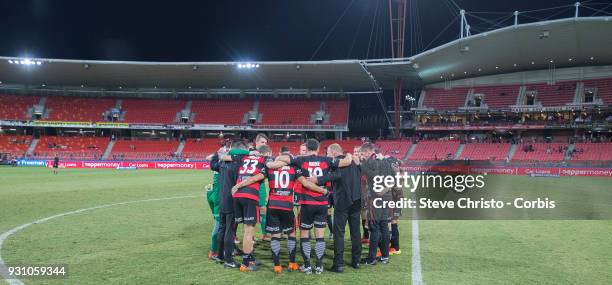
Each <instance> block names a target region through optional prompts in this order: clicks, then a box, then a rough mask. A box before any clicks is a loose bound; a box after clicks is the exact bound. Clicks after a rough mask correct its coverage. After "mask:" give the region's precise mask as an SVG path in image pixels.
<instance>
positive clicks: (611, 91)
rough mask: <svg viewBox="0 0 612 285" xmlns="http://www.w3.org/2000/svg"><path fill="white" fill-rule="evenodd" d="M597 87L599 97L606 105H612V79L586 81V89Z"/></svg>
mask: <svg viewBox="0 0 612 285" xmlns="http://www.w3.org/2000/svg"><path fill="white" fill-rule="evenodd" d="M590 87H597V95H598V97H599V98H601V100H602V101H603V103H604V104H606V105H612V78H604V79H593V80H585V81H584V88H585V89H586V88H590Z"/></svg>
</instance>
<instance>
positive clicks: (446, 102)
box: [423, 87, 470, 110]
mask: <svg viewBox="0 0 612 285" xmlns="http://www.w3.org/2000/svg"><path fill="white" fill-rule="evenodd" d="M469 90H470V88H468V87H458V88H453V89H448V90H447V89H444V88H427V89H426V90H425V99H424V101H423V105H425V107H428V108H434V109H438V110H455V109H458V108H459V107H463V106H465V98H466V97H467V93H468V91H469Z"/></svg>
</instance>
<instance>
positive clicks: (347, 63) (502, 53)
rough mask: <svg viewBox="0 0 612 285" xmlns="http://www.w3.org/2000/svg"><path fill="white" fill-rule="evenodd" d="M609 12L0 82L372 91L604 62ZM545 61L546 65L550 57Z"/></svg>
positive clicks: (611, 22) (52, 72)
mask: <svg viewBox="0 0 612 285" xmlns="http://www.w3.org/2000/svg"><path fill="white" fill-rule="evenodd" d="M610 31H612V17H583V18H568V19H561V20H551V21H544V22H535V23H529V24H522V25H517V26H510V27H505V28H501V29H497V30H494V31H490V32H484V33H481V34H477V35H473V36H470V37H466V38H463V39H458V40H455V41H453V42H450V43H447V44H444V45H442V46H439V47H436V48H433V49H431V50H428V51H426V52H423V53H421V54H418V55H415V56H413V57H410V58H404V59H379V60H365V61H362V60H332V61H293V62H254V64H259V68H238V65H239V64H242V63H238V62H126V61H88V60H62V59H36V60H37V61H38V60H39V61H41V65H36V64H34V65H23V64H12V63H9V61H17V60H23V59H19V58H11V57H0V81H2V82H4V83H5V84H27V85H31V86H41V84H45V85H47V86H73V87H76V86H81V85H84V86H86V87H97V88H105V89H107V90H116V89H119V88H120V87H122V88H154V87H159V88H160V89H186V88H188V87H191V88H194V89H208V90H224V89H226V88H227V89H240V90H259V89H261V90H292V89H293V90H311V91H321V92H327V91H329V92H338V91H343V92H373V91H378V90H379V88H382V89H392V88H393V87H394V82H395V81H396V80H397V79H398V78H401V79H403V80H404V82H405V84H404V86H405V87H414V86H418V85H422V84H429V83H435V82H440V81H444V80H451V79H460V78H466V77H477V76H484V75H492V74H500V73H508V72H517V71H526V70H538V69H547V68H550V67H551V66H552V65H554V67H555V68H561V67H572V66H585V65H609V64H612V52H611V51H612V37H610ZM551 61H552V62H551Z"/></svg>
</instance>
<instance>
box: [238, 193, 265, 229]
mask: <svg viewBox="0 0 612 285" xmlns="http://www.w3.org/2000/svg"><path fill="white" fill-rule="evenodd" d="M234 221H236V224H240V223H243V224H245V225H255V224H257V223H258V222H259V202H257V201H255V200H252V199H247V198H236V199H234Z"/></svg>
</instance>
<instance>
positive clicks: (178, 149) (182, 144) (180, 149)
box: [175, 141, 185, 156]
mask: <svg viewBox="0 0 612 285" xmlns="http://www.w3.org/2000/svg"><path fill="white" fill-rule="evenodd" d="M183 149H185V141H181V142H180V143H179V145H178V146H177V147H176V151H175V153H176V155H177V156H180V155H181V154H183Z"/></svg>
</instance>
